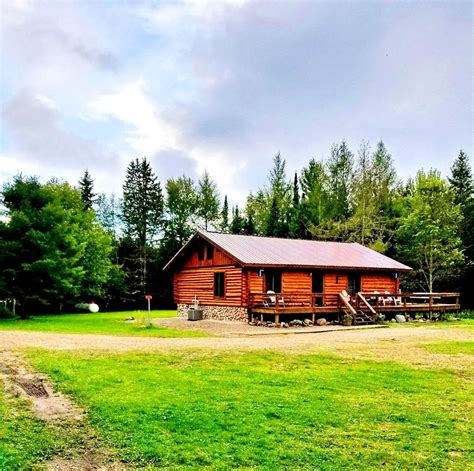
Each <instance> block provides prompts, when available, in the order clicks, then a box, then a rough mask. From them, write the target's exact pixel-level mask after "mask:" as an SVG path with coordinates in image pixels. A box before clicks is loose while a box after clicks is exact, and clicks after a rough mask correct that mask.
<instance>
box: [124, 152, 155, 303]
mask: <svg viewBox="0 0 474 471" xmlns="http://www.w3.org/2000/svg"><path fill="white" fill-rule="evenodd" d="M122 218H123V222H124V225H125V232H126V235H127V236H128V237H129V238H130V239H131V240H133V241H135V242H136V244H137V247H138V251H139V257H140V268H139V276H138V279H139V291H141V293H142V294H144V293H145V292H146V290H147V258H148V255H149V254H148V250H147V249H148V246H149V245H151V244H153V243H154V241H155V237H156V235H157V234H158V232H159V230H160V229H161V227H162V221H163V194H162V191H161V185H160V182H159V181H158V180H157V177H156V175H155V173H154V172H153V169H152V167H151V164H150V162H149V161H148V160H147V159H146V158H145V157H144V158H142V159H138V158H137V159H135V160H132V161H131V162H130V164H129V165H128V168H127V173H126V177H125V183H124V185H123V208H122Z"/></svg>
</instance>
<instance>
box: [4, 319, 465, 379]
mask: <svg viewBox="0 0 474 471" xmlns="http://www.w3.org/2000/svg"><path fill="white" fill-rule="evenodd" d="M439 341H474V332H473V331H472V330H470V329H465V328H456V327H452V328H435V327H424V326H423V327H404V328H389V329H367V330H343V331H331V332H328V331H326V332H324V333H307V334H289V335H262V336H251V337H199V338H156V337H120V336H112V335H92V334H88V335H82V334H53V333H44V332H25V331H22V332H19V331H0V349H9V350H17V349H23V348H46V349H53V350H107V351H113V352H126V351H137V350H150V351H159V352H170V351H183V350H221V351H249V350H275V351H283V352H286V353H310V352H325V353H335V354H338V355H343V356H345V357H347V358H368V359H373V360H377V361H379V360H380V361H386V360H393V361H398V362H400V363H404V364H407V365H409V366H413V367H420V368H452V369H456V370H458V371H461V372H472V370H473V369H474V365H473V359H472V356H469V355H462V354H458V355H445V354H436V353H432V352H428V351H427V350H426V349H425V348H423V345H425V344H430V343H436V342H439Z"/></svg>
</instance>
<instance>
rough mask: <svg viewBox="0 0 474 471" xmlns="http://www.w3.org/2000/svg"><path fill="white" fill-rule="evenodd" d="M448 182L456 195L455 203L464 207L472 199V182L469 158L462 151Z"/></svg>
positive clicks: (452, 168)
mask: <svg viewBox="0 0 474 471" xmlns="http://www.w3.org/2000/svg"><path fill="white" fill-rule="evenodd" d="M448 180H449V183H450V184H451V187H452V188H453V190H454V194H455V195H456V203H458V204H460V205H461V206H463V207H465V206H466V205H467V204H468V203H469V201H470V200H471V199H472V193H473V180H472V171H471V166H470V165H469V157H468V156H467V154H466V153H465V152H464V151H463V150H460V151H459V154H458V156H457V158H456V160H455V161H454V164H453V166H452V167H451V177H450V178H448Z"/></svg>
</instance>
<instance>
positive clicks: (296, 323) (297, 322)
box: [290, 319, 303, 327]
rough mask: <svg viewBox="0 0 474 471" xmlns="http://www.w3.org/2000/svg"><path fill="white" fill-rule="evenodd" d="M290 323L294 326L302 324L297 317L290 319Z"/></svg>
mask: <svg viewBox="0 0 474 471" xmlns="http://www.w3.org/2000/svg"><path fill="white" fill-rule="evenodd" d="M290 325H291V326H294V327H301V326H302V325H303V321H300V320H299V319H295V320H293V321H290Z"/></svg>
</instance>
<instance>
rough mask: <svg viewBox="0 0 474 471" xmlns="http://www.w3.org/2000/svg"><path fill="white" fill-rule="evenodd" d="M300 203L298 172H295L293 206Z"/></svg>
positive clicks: (295, 206)
mask: <svg viewBox="0 0 474 471" xmlns="http://www.w3.org/2000/svg"><path fill="white" fill-rule="evenodd" d="M299 205H300V188H299V185H298V174H297V173H296V172H295V178H294V179H293V208H297V207H298V206H299Z"/></svg>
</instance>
